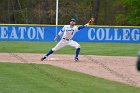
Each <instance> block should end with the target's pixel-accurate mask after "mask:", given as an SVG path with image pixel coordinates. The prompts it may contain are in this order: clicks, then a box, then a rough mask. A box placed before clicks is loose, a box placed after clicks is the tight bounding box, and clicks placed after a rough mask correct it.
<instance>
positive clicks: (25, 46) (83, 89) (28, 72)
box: [0, 41, 140, 93]
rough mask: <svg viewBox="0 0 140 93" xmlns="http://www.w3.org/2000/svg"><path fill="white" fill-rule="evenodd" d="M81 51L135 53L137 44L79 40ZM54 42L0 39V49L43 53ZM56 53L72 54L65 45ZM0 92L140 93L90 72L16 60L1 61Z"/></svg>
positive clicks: (116, 53) (117, 54)
mask: <svg viewBox="0 0 140 93" xmlns="http://www.w3.org/2000/svg"><path fill="white" fill-rule="evenodd" d="M80 44H81V46H82V49H81V54H85V55H87V54H88V55H89V54H90V55H110V56H136V54H137V52H138V50H139V49H140V44H127V43H125V44H124V43H80ZM55 45H56V43H54V42H9V41H0V52H1V53H2V52H14V53H46V52H47V51H49V50H50V49H51V48H52V47H53V46H55ZM55 53H57V54H74V53H75V49H74V48H71V47H65V48H63V49H62V50H59V51H56V52H55ZM0 93H140V88H136V87H131V86H129V85H125V84H122V83H117V82H113V81H109V80H104V79H101V78H97V77H93V76H90V75H86V74H82V73H78V72H72V71H68V70H65V69H61V68H58V67H54V66H50V65H43V64H42V65H38V64H15V63H1V62H0Z"/></svg>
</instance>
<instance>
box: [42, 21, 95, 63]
mask: <svg viewBox="0 0 140 93" xmlns="http://www.w3.org/2000/svg"><path fill="white" fill-rule="evenodd" d="M92 21H94V18H91V19H90V20H89V22H88V23H87V24H85V25H83V26H79V27H77V26H75V24H76V19H75V18H72V19H71V21H70V24H69V25H65V26H64V27H63V28H62V29H61V30H60V32H59V33H58V35H56V37H55V38H54V41H57V39H58V37H59V36H61V35H62V34H63V36H62V38H61V40H60V42H59V43H58V44H57V45H56V46H55V47H53V48H52V49H51V50H50V51H49V52H48V53H47V54H45V56H43V57H42V58H41V61H43V60H44V59H46V58H47V57H48V56H49V55H50V54H52V53H53V52H54V51H57V50H59V49H61V48H62V47H64V46H67V45H69V46H72V47H74V48H76V54H75V58H74V61H79V59H78V55H79V52H80V45H79V44H78V43H77V42H76V41H73V40H72V38H73V36H74V34H75V33H76V32H78V31H79V30H80V29H83V28H85V27H87V26H88V25H89V24H90V23H91V22H92Z"/></svg>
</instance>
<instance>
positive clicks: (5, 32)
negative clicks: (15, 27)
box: [0, 27, 8, 39]
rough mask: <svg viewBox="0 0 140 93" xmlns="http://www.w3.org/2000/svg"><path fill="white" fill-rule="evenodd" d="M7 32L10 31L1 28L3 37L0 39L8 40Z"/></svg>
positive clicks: (6, 28)
mask: <svg viewBox="0 0 140 93" xmlns="http://www.w3.org/2000/svg"><path fill="white" fill-rule="evenodd" d="M7 31H8V27H1V36H0V37H1V38H2V39H7V38H8V34H7Z"/></svg>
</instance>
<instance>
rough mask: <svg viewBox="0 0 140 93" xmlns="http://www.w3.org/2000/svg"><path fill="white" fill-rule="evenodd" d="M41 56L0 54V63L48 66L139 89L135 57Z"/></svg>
mask: <svg viewBox="0 0 140 93" xmlns="http://www.w3.org/2000/svg"><path fill="white" fill-rule="evenodd" d="M41 57H42V54H31V53H0V62H12V63H35V64H50V65H54V66H58V67H61V68H65V69H69V70H72V71H77V72H82V73H86V74H89V75H92V76H97V77H101V78H104V79H109V80H112V81H118V82H122V83H125V84H129V85H132V86H137V87H140V72H138V71H137V70H136V57H123V56H95V55H80V56H79V59H80V61H79V62H74V61H73V58H74V55H61V54H53V55H51V56H50V57H49V58H48V59H46V60H45V61H40V58H41Z"/></svg>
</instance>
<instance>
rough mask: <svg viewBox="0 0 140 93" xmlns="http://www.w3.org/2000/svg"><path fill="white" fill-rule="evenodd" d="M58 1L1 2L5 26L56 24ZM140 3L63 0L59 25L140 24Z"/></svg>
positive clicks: (129, 0) (1, 20)
mask: <svg viewBox="0 0 140 93" xmlns="http://www.w3.org/2000/svg"><path fill="white" fill-rule="evenodd" d="M55 2H56V0H0V23H1V24H53V25H54V24H55V12H56V11H55V9H56V8H55V7H56V3H55ZM139 6H140V2H139V0H59V22H58V23H59V24H60V25H61V24H62V25H63V24H68V23H69V20H70V18H72V17H74V18H76V19H77V24H84V23H86V22H87V21H88V20H89V18H90V17H94V18H95V22H94V24H95V25H130V26H139V25H140V8H139Z"/></svg>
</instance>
